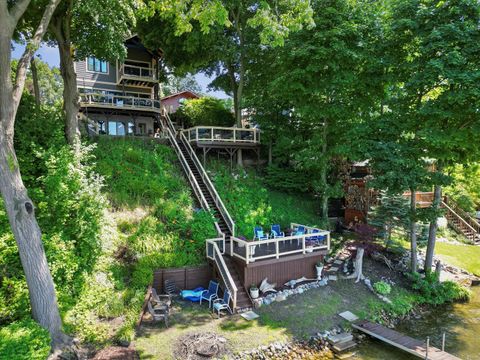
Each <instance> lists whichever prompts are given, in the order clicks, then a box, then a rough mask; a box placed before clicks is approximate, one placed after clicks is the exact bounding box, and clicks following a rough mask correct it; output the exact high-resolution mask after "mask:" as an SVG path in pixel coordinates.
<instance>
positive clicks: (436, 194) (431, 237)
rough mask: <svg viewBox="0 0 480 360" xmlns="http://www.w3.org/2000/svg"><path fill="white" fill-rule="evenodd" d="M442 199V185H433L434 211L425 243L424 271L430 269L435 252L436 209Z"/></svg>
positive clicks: (438, 207)
mask: <svg viewBox="0 0 480 360" xmlns="http://www.w3.org/2000/svg"><path fill="white" fill-rule="evenodd" d="M441 201H442V186H441V185H435V189H434V191H433V203H432V208H433V211H434V212H435V218H434V219H431V220H430V226H429V228H428V244H427V254H426V256H425V268H424V270H425V272H430V271H432V265H433V255H434V253H435V242H436V241H437V229H438V224H437V216H438V215H437V213H438V209H440V204H441Z"/></svg>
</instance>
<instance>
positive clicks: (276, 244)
mask: <svg viewBox="0 0 480 360" xmlns="http://www.w3.org/2000/svg"><path fill="white" fill-rule="evenodd" d="M275 251H276V252H277V259H278V258H280V246H279V241H275Z"/></svg>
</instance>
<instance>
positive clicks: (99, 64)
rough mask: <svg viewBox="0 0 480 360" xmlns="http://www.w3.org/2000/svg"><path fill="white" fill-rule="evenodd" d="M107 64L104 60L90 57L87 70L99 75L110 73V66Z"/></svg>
mask: <svg viewBox="0 0 480 360" xmlns="http://www.w3.org/2000/svg"><path fill="white" fill-rule="evenodd" d="M107 64H108V63H107V62H106V61H103V60H99V59H97V58H94V57H93V56H89V57H88V58H87V70H88V71H94V72H99V73H104V74H106V73H108V66H107Z"/></svg>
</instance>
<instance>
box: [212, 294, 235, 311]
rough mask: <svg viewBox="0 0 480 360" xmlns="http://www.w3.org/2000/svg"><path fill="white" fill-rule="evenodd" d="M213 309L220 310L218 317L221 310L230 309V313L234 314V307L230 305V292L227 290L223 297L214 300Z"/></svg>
mask: <svg viewBox="0 0 480 360" xmlns="http://www.w3.org/2000/svg"><path fill="white" fill-rule="evenodd" d="M212 310H213V311H215V310H216V311H217V312H218V317H220V311H222V310H228V311H229V312H230V314H233V311H232V308H231V307H230V292H229V291H228V290H225V291H224V293H223V299H216V300H213V308H212Z"/></svg>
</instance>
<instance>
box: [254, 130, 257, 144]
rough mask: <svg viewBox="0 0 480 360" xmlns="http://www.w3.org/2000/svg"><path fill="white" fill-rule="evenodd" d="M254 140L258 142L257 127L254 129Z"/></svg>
mask: <svg viewBox="0 0 480 360" xmlns="http://www.w3.org/2000/svg"><path fill="white" fill-rule="evenodd" d="M253 142H254V143H256V142H257V129H253Z"/></svg>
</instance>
